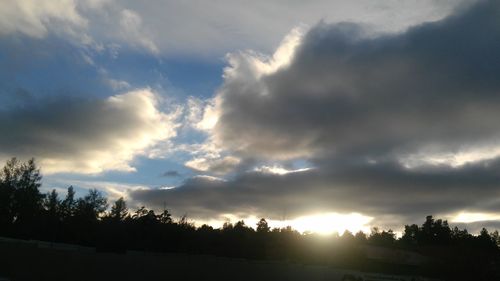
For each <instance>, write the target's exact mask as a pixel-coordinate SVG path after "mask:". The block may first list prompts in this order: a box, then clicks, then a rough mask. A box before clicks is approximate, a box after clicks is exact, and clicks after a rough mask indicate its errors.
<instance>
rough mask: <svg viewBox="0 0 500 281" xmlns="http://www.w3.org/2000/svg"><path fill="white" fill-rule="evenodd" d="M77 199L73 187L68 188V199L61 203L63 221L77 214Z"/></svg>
mask: <svg viewBox="0 0 500 281" xmlns="http://www.w3.org/2000/svg"><path fill="white" fill-rule="evenodd" d="M75 210H76V199H75V190H74V188H73V186H69V187H68V191H67V194H66V198H64V200H63V201H62V202H61V216H62V219H63V220H67V219H69V218H71V217H72V216H73V215H74V214H75Z"/></svg>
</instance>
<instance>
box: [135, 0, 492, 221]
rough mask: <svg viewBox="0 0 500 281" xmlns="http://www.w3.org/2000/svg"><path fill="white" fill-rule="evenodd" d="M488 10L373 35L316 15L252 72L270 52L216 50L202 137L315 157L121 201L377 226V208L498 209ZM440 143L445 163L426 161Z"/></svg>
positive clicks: (271, 154) (271, 156)
mask: <svg viewBox="0 0 500 281" xmlns="http://www.w3.org/2000/svg"><path fill="white" fill-rule="evenodd" d="M499 13H500V5H499V4H498V3H496V2H493V1H483V2H481V3H479V4H477V5H475V6H473V7H472V8H470V9H468V10H464V11H460V12H457V14H455V15H452V16H450V17H448V18H446V19H444V20H441V21H437V22H432V23H426V24H422V25H419V26H416V27H413V28H410V29H409V30H408V31H406V32H404V33H398V34H390V35H382V36H378V37H373V36H371V35H370V34H367V33H366V32H365V31H364V29H363V27H361V26H360V25H356V24H351V23H341V24H335V25H330V24H325V23H320V24H318V25H317V26H315V27H313V28H312V29H311V30H310V31H309V32H307V34H305V36H304V37H303V38H302V40H301V43H300V45H299V46H298V47H297V49H296V51H295V53H294V55H293V57H292V58H291V61H290V63H289V65H286V64H285V65H284V66H282V67H281V68H278V69H277V70H275V71H274V70H273V71H269V70H265V69H266V67H267V68H271V69H272V67H269V65H270V64H272V63H273V62H272V60H268V61H266V60H264V61H263V60H262V58H261V57H260V56H255V55H253V54H251V53H241V54H238V55H232V56H230V63H231V65H230V67H229V68H228V69H226V72H225V83H224V85H223V86H222V88H221V90H220V92H219V93H218V94H217V97H216V100H217V105H216V107H217V112H218V116H219V120H218V123H217V124H216V126H215V127H214V129H213V131H212V137H213V140H214V141H215V142H216V143H217V144H218V145H220V146H221V147H223V148H225V149H227V150H228V151H231V152H233V153H234V155H237V156H238V157H242V158H246V157H250V156H253V157H256V158H259V159H264V160H266V161H272V160H275V161H280V160H290V159H292V160H293V159H307V160H308V161H310V162H311V163H312V164H313V165H314V166H315V167H316V168H315V169H312V170H308V171H304V172H298V173H289V174H286V175H275V174H266V173H259V172H247V173H242V174H239V175H237V176H236V177H235V178H233V179H230V180H228V181H221V180H214V179H209V178H195V179H192V180H188V181H187V182H185V183H184V184H183V185H181V186H179V187H178V188H175V189H171V190H149V191H145V190H141V191H135V192H134V193H133V194H132V198H135V199H136V200H139V201H143V202H149V203H152V204H157V205H158V204H160V203H163V202H167V204H169V205H170V206H172V208H173V209H174V210H179V211H181V212H188V213H190V214H193V215H195V216H210V215H216V214H221V213H238V212H241V213H246V214H259V215H266V216H274V217H280V216H282V214H283V212H286V213H288V214H289V215H290V216H291V217H293V216H298V215H302V214H304V213H311V212H317V211H341V212H353V211H357V212H363V213H365V214H368V215H374V216H376V217H378V218H379V219H378V220H376V222H379V223H380V224H381V225H384V224H385V225H388V224H391V223H392V222H388V221H385V222H384V221H383V219H384V218H387V217H388V216H389V215H393V216H396V217H398V219H403V218H404V219H407V220H410V221H412V220H414V219H416V218H417V217H418V218H421V217H423V216H425V215H428V214H451V213H454V212H458V211H460V210H463V209H465V208H466V209H467V210H473V211H491V212H499V211H500V210H499V209H498V207H499V206H500V205H499V204H498V203H499V198H500V194H499V192H500V191H499V189H498V182H499V181H498V180H499V175H498V172H497V171H498V168H499V162H498V160H496V159H495V158H497V157H498V155H496V154H494V153H493V154H491V153H490V154H491V155H484V153H482V152H481V151H490V149H491V151H494V150H495V149H497V148H498V141H499V140H500V135H499V133H500V125H499V124H500V123H498V118H499V117H500V116H499V112H500V106H499V105H500V103H499V101H500V100H499V97H500V96H499V95H498V93H499V92H500V82H499V80H498V79H497V76H498V73H500V65H499V64H497V63H496V62H497V61H500V51H499V50H500V49H499V48H498V47H500V22H499V21H498V18H499V17H498V14H499ZM269 61H271V62H270V63H269ZM449 154H451V155H452V157H451V160H454V161H456V162H458V163H459V164H457V165H453V164H452V163H451V162H453V161H447V159H446V157H445V159H444V160H442V159H438V160H439V161H438V160H436V159H437V158H440V157H441V158H443V155H449ZM486 154H488V153H486ZM414 158H422V159H420V160H421V161H420V160H419V161H417V162H418V163H417V164H416V165H413V164H412V163H413V162H412V161H410V160H408V159H414ZM462 158H465V160H464V159H462ZM448 160H449V159H448ZM418 221H419V220H417V221H415V222H418Z"/></svg>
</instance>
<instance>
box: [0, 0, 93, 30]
mask: <svg viewBox="0 0 500 281" xmlns="http://www.w3.org/2000/svg"><path fill="white" fill-rule="evenodd" d="M87 25H88V21H87V20H86V19H85V18H84V17H83V16H82V15H81V14H80V13H79V12H78V10H77V3H76V1H73V0H56V1H30V0H19V1H3V2H2V9H1V11H0V34H9V33H15V32H20V33H23V34H25V35H29V36H33V37H37V38H42V37H44V36H46V35H47V34H48V33H49V30H52V31H54V30H59V31H64V32H71V33H73V31H71V30H70V29H72V28H73V29H79V30H81V29H85V28H86V27H87ZM58 26H59V27H58ZM60 26H66V27H65V28H64V27H60ZM65 29H66V30H65Z"/></svg>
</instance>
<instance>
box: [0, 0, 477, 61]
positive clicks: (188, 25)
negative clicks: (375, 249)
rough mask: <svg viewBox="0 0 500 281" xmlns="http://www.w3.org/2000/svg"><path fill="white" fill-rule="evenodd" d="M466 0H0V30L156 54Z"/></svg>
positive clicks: (419, 14)
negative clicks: (320, 22) (0, 0)
mask: <svg viewBox="0 0 500 281" xmlns="http://www.w3.org/2000/svg"><path fill="white" fill-rule="evenodd" d="M468 2H470V1H464V0H460V1H457V0H454V1H451V0H445V1H443V0H442V1H436V0H422V1H391V2H389V3H385V2H384V3H381V2H374V1H369V0H362V1H348V0H336V1H327V0H320V1H313V2H309V1H308V2H304V1H294V2H290V1H282V0H279V1H252V2H248V1H234V0H233V1H228V0H224V1H217V3H208V2H203V1H195V2H178V1H171V0H167V1H147V2H137V1H115V0H106V1H94V0H71V1H47V0H40V1H36V2H33V1H29V0H19V1H10V2H6V3H3V4H4V5H3V7H2V8H3V9H2V10H1V11H0V35H1V34H10V33H23V34H26V35H28V36H32V37H36V38H42V37H44V36H47V35H49V34H57V35H58V36H62V37H64V38H69V39H70V40H72V41H75V42H78V43H81V44H84V45H93V46H94V47H97V48H102V47H104V46H106V45H108V44H112V43H114V44H120V45H126V46H135V47H137V48H139V49H144V50H146V51H148V52H153V53H155V54H169V55H172V54H179V53H182V54H195V55H205V56H206V55H214V54H215V55H216V56H221V55H224V54H225V53H226V52H228V51H233V50H235V49H244V48H252V49H258V50H261V51H269V50H271V49H272V48H273V47H274V46H275V45H276V44H277V43H278V40H279V37H281V36H282V35H283V34H285V33H286V32H287V31H288V30H289V29H290V27H291V26H295V25H298V24H301V23H305V24H313V23H315V22H317V21H318V20H320V19H325V20H327V21H329V22H338V21H343V20H353V19H354V20H359V21H363V22H364V23H365V24H367V25H372V26H374V29H376V30H378V31H380V30H386V31H387V30H392V31H394V30H402V29H404V28H405V27H407V26H408V25H411V24H416V23H420V22H423V21H427V20H436V19H439V18H441V17H443V16H445V15H446V14H448V13H449V12H450V11H451V10H452V9H453V8H454V7H456V6H459V5H463V3H468ZM285 6H286V7H287V8H286V9H284V8H283V7H285ZM207 11H210V12H207Z"/></svg>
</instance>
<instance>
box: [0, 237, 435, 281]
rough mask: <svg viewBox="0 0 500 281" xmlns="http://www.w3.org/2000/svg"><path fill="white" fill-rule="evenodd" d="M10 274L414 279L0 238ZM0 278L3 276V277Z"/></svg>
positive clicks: (3, 272) (0, 263) (0, 271)
mask: <svg viewBox="0 0 500 281" xmlns="http://www.w3.org/2000/svg"><path fill="white" fill-rule="evenodd" d="M2 277H3V278H7V280H11V281H17V280H75V281H76V280H82V281H89V280H108V281H109V280H290V281H292V280H308V281H309V280H310V281H314V280H331V281H336V280H339V281H341V280H342V281H344V280H346V281H370V280H371V281H375V280H378V281H382V280H392V281H396V280H397V281H413V280H429V279H425V278H417V277H408V276H390V275H382V274H376V273H363V272H355V271H345V270H338V269H334V268H331V267H326V266H308V265H301V264H294V263H285V262H263V261H252V260H244V259H230V258H220V257H214V256H203V255H182V254H152V253H143V252H129V253H127V254H113V253H96V252H95V250H94V249H93V248H85V247H79V246H74V245H64V244H51V243H46V242H34V241H31V242H30V241H26V242H23V241H19V240H11V241H0V278H2ZM0 280H1V279H0Z"/></svg>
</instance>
